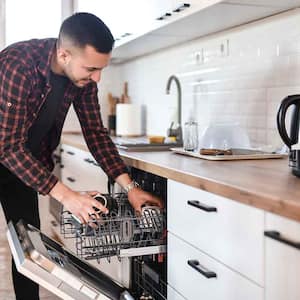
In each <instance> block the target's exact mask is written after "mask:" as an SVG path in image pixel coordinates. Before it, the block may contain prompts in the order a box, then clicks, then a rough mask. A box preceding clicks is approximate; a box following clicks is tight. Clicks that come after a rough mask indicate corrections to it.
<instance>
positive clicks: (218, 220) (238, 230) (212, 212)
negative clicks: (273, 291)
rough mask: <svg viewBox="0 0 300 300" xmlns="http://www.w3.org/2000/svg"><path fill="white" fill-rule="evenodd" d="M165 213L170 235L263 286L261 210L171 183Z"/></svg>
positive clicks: (262, 217)
mask: <svg viewBox="0 0 300 300" xmlns="http://www.w3.org/2000/svg"><path fill="white" fill-rule="evenodd" d="M167 209H168V230H169V231H170V232H172V233H174V234H176V235H178V236H179V237H180V238H182V239H184V240H185V241H187V242H188V243H190V244H192V245H194V246H195V247H197V248H198V249H200V250H202V251H204V252H206V253H208V254H209V255H211V256H212V257H214V258H216V259H217V260H219V261H221V262H222V263H224V264H226V265H228V266H229V267H231V268H233V269H234V270H236V271H238V272H240V273H242V274H243V275H245V276H246V277H248V278H250V279H252V280H253V281H255V282H257V283H258V284H261V285H263V277H264V276H263V254H264V249H263V242H264V236H263V231H264V212H263V211H262V210H260V209H256V208H254V207H250V206H248V205H244V204H241V203H238V202H236V201H233V200H230V199H227V198H224V197H220V196H217V195H214V194H212V193H208V192H206V191H202V190H200V189H196V188H193V187H191V186H188V185H185V184H182V183H178V182H175V181H172V180H168V204H167ZM249 257H251V259H249Z"/></svg>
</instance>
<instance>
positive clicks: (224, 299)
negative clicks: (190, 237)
mask: <svg viewBox="0 0 300 300" xmlns="http://www.w3.org/2000/svg"><path fill="white" fill-rule="evenodd" d="M249 259H250V260H251V257H249ZM168 284H169V285H170V286H171V287H173V288H175V289H176V290H177V291H178V292H179V293H180V294H182V295H183V296H184V297H185V298H186V299H188V300H199V299H209V300H263V295H264V293H263V288H262V287H260V286H258V285H256V284H254V283H253V282H251V281H250V280H247V279H246V278H245V277H243V276H241V275H240V274H239V273H237V272H234V271H232V270H231V269H229V268H228V267H227V266H225V265H223V264H221V263H219V262H218V261H216V260H214V259H212V258H211V257H210V256H208V255H206V254H204V253H203V252H201V251H199V250H197V249H196V248H194V247H192V246H191V245H189V244H187V243H186V242H184V241H183V240H181V239H180V238H178V237H176V236H175V235H173V234H171V233H169V234H168ZM170 299H172V298H170Z"/></svg>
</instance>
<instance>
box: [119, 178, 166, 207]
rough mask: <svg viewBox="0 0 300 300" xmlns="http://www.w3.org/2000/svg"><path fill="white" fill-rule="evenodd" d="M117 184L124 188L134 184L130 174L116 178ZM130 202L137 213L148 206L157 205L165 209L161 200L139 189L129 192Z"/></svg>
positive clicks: (134, 188)
mask: <svg viewBox="0 0 300 300" xmlns="http://www.w3.org/2000/svg"><path fill="white" fill-rule="evenodd" d="M116 182H117V183H118V184H119V185H120V186H121V187H123V188H125V187H126V186H128V185H129V184H131V183H132V179H131V178H130V177H129V175H128V174H126V173H124V174H121V175H120V176H118V177H117V178H116ZM128 200H129V202H130V204H131V205H132V207H133V208H134V210H135V211H137V212H138V213H141V210H142V206H143V205H146V204H150V205H157V206H158V207H160V208H163V203H162V201H161V199H159V198H158V197H155V196H154V195H152V194H150V193H147V192H145V191H143V190H142V189H141V188H139V187H133V188H132V189H130V191H129V192H128Z"/></svg>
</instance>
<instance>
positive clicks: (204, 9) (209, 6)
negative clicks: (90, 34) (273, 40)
mask: <svg viewBox="0 0 300 300" xmlns="http://www.w3.org/2000/svg"><path fill="white" fill-rule="evenodd" d="M161 2H165V1H161ZM166 2H167V5H168V6H169V7H170V6H171V9H170V11H171V14H172V15H171V16H169V17H167V18H163V19H162V20H161V21H162V22H161V23H157V22H150V23H149V24H150V26H148V27H147V28H145V30H142V32H139V34H137V35H135V34H133V35H131V37H130V39H126V40H123V41H122V42H117V43H116V47H115V49H114V51H113V55H112V63H122V62H125V61H127V60H130V59H133V58H136V57H139V56H142V55H146V54H149V53H151V52H154V51H157V50H160V49H163V48H167V47H170V46H174V45H176V44H179V43H183V42H187V41H190V40H193V39H196V38H200V37H202V36H205V35H208V34H212V33H215V32H219V31H222V30H225V29H228V28H232V27H235V26H238V25H241V24H245V23H249V22H252V21H254V20H258V19H261V18H265V17H267V16H271V15H274V14H277V13H280V12H283V11H286V10H288V9H292V8H296V7H299V6H300V0H290V1H285V0H281V1H271V0H268V1H267V0H264V1H259V0H249V1H248V0H247V1H242V0H236V1H235V0H233V1H226V0H223V1H222V0H192V1H184V3H187V4H190V7H189V8H188V9H186V10H183V11H181V12H180V13H178V14H177V13H172V9H173V8H175V7H176V5H178V4H180V3H181V2H183V1H173V2H172V3H170V1H166ZM273 2H276V4H274V3H273ZM164 9H165V7H164V8H162V7H161V4H160V6H158V12H162V11H163V10H164ZM146 19H147V18H146ZM135 24H139V26H140V24H142V23H135ZM139 26H136V27H139Z"/></svg>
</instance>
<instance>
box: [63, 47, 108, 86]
mask: <svg viewBox="0 0 300 300" xmlns="http://www.w3.org/2000/svg"><path fill="white" fill-rule="evenodd" d="M66 51H67V56H66V57H65V61H64V64H63V72H64V74H65V75H66V76H67V77H68V78H69V79H70V80H71V81H72V82H73V83H74V84H75V85H76V86H77V87H80V88H82V87H84V86H85V85H87V84H88V83H90V82H91V81H94V82H99V81H100V79H101V72H102V70H103V68H105V67H106V66H107V65H108V63H109V60H110V57H111V54H110V53H109V54H105V53H99V52H97V51H96V50H95V49H94V48H93V47H92V46H89V45H87V46H86V47H85V48H84V49H78V48H73V47H72V48H71V49H69V50H66Z"/></svg>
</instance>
